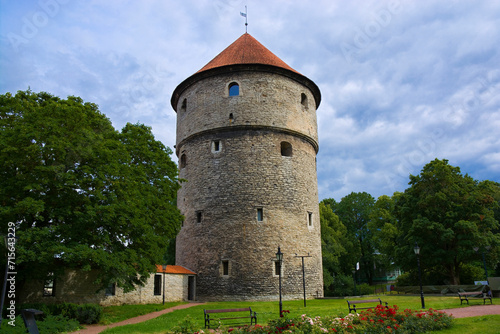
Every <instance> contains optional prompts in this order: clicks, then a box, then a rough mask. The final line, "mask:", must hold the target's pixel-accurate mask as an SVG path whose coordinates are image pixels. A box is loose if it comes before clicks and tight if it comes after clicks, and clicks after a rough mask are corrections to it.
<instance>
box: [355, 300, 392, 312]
mask: <svg viewBox="0 0 500 334" xmlns="http://www.w3.org/2000/svg"><path fill="white" fill-rule="evenodd" d="M365 303H372V304H373V303H377V304H378V305H382V301H381V300H380V298H377V299H367V300H352V301H349V300H348V301H347V306H349V313H351V312H352V311H354V312H356V310H367V309H370V308H374V307H375V306H377V305H375V306H369V307H358V306H356V305H357V304H365ZM385 307H388V306H387V302H385Z"/></svg>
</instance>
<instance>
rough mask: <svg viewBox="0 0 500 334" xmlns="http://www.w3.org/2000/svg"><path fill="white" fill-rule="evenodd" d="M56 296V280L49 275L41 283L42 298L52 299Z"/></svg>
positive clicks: (52, 275) (52, 274)
mask: <svg viewBox="0 0 500 334" xmlns="http://www.w3.org/2000/svg"><path fill="white" fill-rule="evenodd" d="M55 295H56V280H55V278H54V273H49V274H48V275H47V278H46V279H45V281H44V283H43V296H44V297H53V296H55Z"/></svg>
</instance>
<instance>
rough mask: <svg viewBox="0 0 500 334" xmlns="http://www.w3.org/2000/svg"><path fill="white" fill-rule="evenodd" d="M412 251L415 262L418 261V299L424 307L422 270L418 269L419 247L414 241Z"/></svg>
mask: <svg viewBox="0 0 500 334" xmlns="http://www.w3.org/2000/svg"><path fill="white" fill-rule="evenodd" d="M413 251H414V252H415V254H416V255H417V263H418V279H419V281H420V300H421V301H422V308H425V302H424V290H423V289H422V271H421V269H420V247H418V244H417V243H416V242H415V247H413Z"/></svg>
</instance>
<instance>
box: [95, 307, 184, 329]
mask: <svg viewBox="0 0 500 334" xmlns="http://www.w3.org/2000/svg"><path fill="white" fill-rule="evenodd" d="M180 304H186V303H185V302H176V303H165V305H163V304H145V305H121V306H107V307H105V308H104V310H103V315H102V319H101V321H100V322H99V323H100V324H101V325H109V324H113V323H115V322H120V321H123V320H127V319H130V318H134V317H138V316H140V315H144V314H148V313H151V312H156V311H161V310H164V309H166V308H170V307H174V306H176V305H180Z"/></svg>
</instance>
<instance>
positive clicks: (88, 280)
mask: <svg viewBox="0 0 500 334" xmlns="http://www.w3.org/2000/svg"><path fill="white" fill-rule="evenodd" d="M156 275H160V276H161V277H162V280H163V274H156ZM96 276H97V272H96V271H90V272H89V271H81V270H66V271H65V273H64V275H63V276H60V277H57V278H56V281H55V295H54V296H43V286H44V281H41V280H31V281H28V282H27V283H26V284H25V285H24V287H23V290H22V291H21V292H20V293H19V302H20V303H64V302H66V303H77V304H84V303H96V304H100V305H102V306H110V305H122V304H158V303H162V302H163V294H161V295H154V276H155V275H154V274H153V275H151V277H150V278H149V279H148V280H147V282H146V284H145V285H144V286H139V287H137V288H136V290H134V291H130V292H127V293H125V292H123V289H121V288H118V287H117V288H116V289H115V295H114V296H107V295H106V293H105V291H104V290H100V291H98V289H99V287H98V286H97V285H96V284H94V283H93V282H94V280H95V278H96ZM161 288H162V289H161V293H163V281H162V283H161ZM184 300H188V275H179V274H165V301H166V302H167V301H168V302H173V301H184Z"/></svg>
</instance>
